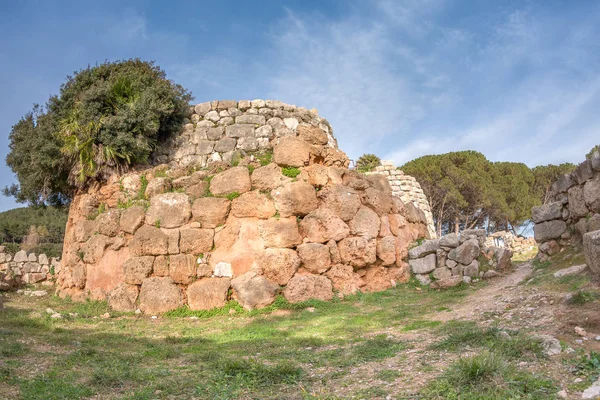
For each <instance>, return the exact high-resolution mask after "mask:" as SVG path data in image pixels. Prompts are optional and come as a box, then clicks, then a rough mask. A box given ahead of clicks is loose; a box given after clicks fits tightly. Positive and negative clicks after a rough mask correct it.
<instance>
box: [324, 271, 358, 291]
mask: <svg viewBox="0 0 600 400" xmlns="http://www.w3.org/2000/svg"><path fill="white" fill-rule="evenodd" d="M325 276H327V278H329V279H330V280H331V282H332V283H333V288H334V289H335V290H337V291H339V292H340V293H341V294H343V295H349V294H354V293H356V292H358V291H359V289H360V283H361V280H360V276H359V275H358V274H357V273H356V272H354V268H352V267H351V266H350V265H344V264H336V265H334V266H333V267H331V269H330V270H329V271H327V273H326V274H325Z"/></svg>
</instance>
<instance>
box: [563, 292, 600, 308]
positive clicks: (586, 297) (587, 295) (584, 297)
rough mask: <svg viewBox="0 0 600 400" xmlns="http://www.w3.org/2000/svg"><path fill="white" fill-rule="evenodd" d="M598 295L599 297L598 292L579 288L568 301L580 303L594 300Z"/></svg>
mask: <svg viewBox="0 0 600 400" xmlns="http://www.w3.org/2000/svg"><path fill="white" fill-rule="evenodd" d="M598 297H600V296H599V295H598V293H594V292H588V291H587V290H579V291H577V293H575V294H574V295H573V296H571V298H570V299H569V301H568V303H569V304H575V305H580V304H585V303H589V302H592V301H595V300H597V299H598Z"/></svg>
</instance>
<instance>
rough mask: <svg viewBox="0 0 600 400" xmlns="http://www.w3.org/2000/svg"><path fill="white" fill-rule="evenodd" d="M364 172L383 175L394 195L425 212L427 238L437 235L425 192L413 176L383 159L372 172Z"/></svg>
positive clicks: (433, 237)
mask: <svg viewBox="0 0 600 400" xmlns="http://www.w3.org/2000/svg"><path fill="white" fill-rule="evenodd" d="M366 174H367V175H372V174H381V175H384V176H385V177H386V178H387V179H388V181H389V183H390V186H391V188H392V193H393V194H394V196H398V197H399V198H400V199H402V201H403V202H405V203H408V202H411V203H413V204H414V205H415V206H416V207H417V208H418V209H419V210H421V211H423V212H424V213H425V217H426V219H427V231H428V232H429V238H430V239H435V238H436V237H437V234H436V231H435V223H434V221H433V214H432V213H431V207H430V205H429V201H428V200H427V196H425V193H423V189H422V188H421V185H419V182H417V180H416V179H415V178H414V177H412V176H410V175H405V174H404V172H402V171H400V170H399V169H397V168H396V167H395V166H394V163H393V162H392V161H385V160H383V161H381V165H380V166H378V167H375V169H374V170H373V171H372V172H367V173H366Z"/></svg>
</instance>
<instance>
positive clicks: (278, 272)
mask: <svg viewBox="0 0 600 400" xmlns="http://www.w3.org/2000/svg"><path fill="white" fill-rule="evenodd" d="M301 263H302V260H301V259H300V257H299V256H298V254H297V253H296V252H295V251H294V250H292V249H266V250H264V251H263V252H262V253H261V254H260V256H259V257H258V266H259V267H260V268H261V269H262V271H263V275H264V276H265V277H266V278H267V279H269V280H270V281H272V282H275V283H277V284H279V285H282V286H283V285H286V284H287V283H288V281H289V280H290V279H291V278H292V276H294V274H295V273H296V271H297V270H298V268H299V267H300V264H301Z"/></svg>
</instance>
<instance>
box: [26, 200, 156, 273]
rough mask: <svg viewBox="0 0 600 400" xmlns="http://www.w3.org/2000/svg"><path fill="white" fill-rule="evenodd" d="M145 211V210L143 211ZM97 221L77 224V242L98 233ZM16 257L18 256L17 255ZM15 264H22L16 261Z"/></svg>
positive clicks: (84, 240) (75, 232) (78, 222)
mask: <svg viewBox="0 0 600 400" xmlns="http://www.w3.org/2000/svg"><path fill="white" fill-rule="evenodd" d="M142 211H144V209H142ZM144 218H145V214H142V223H143V222H144ZM96 231H97V230H96V221H90V220H87V219H84V220H82V221H77V222H76V223H75V229H74V230H73V235H74V237H75V240H76V241H77V242H82V243H83V242H86V241H87V240H88V239H89V238H90V237H91V236H92V235H93V234H94V233H95V232H96ZM15 257H16V254H15ZM15 262H20V261H16V260H15Z"/></svg>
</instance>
